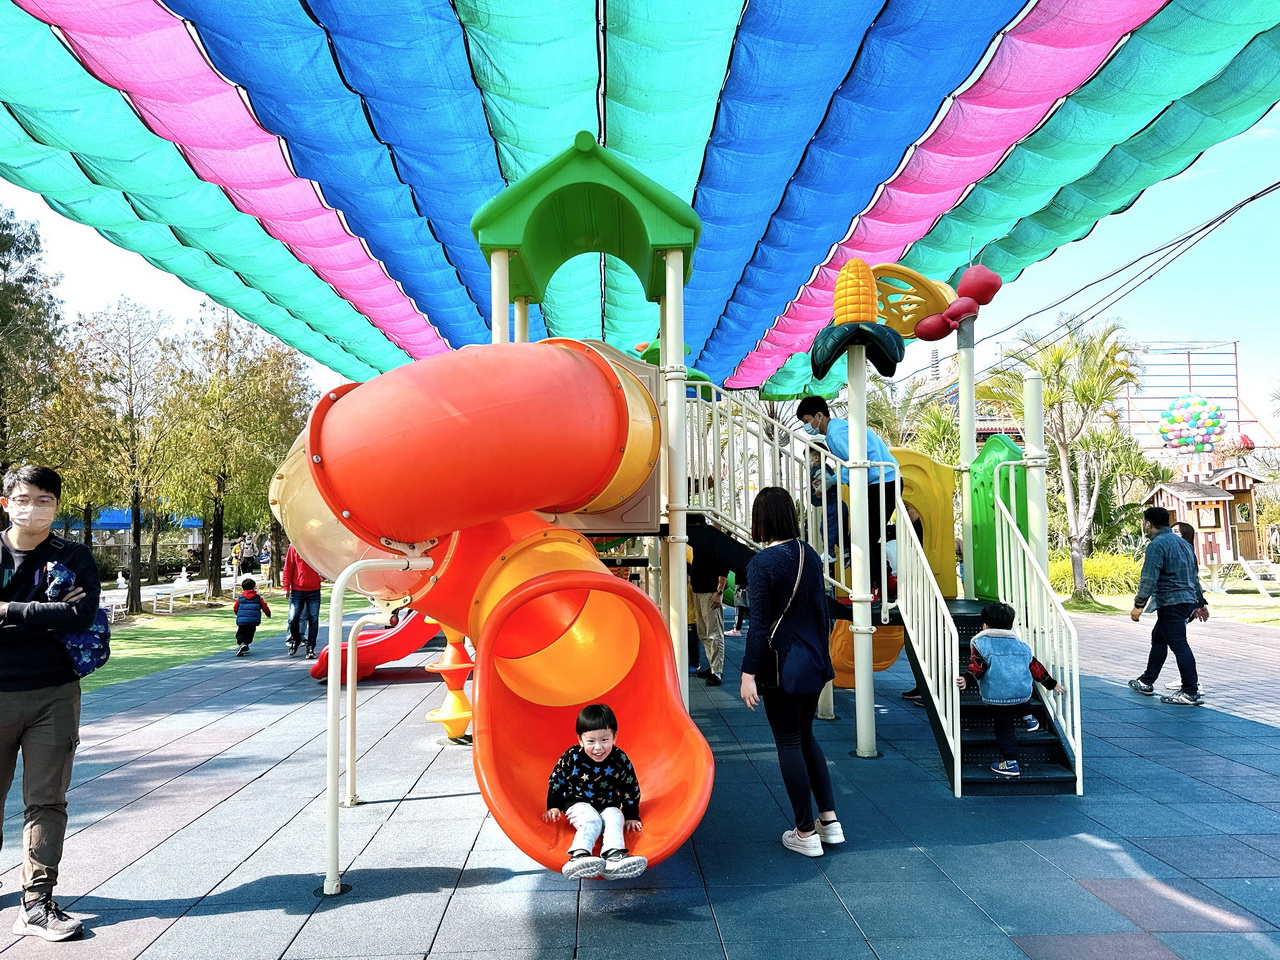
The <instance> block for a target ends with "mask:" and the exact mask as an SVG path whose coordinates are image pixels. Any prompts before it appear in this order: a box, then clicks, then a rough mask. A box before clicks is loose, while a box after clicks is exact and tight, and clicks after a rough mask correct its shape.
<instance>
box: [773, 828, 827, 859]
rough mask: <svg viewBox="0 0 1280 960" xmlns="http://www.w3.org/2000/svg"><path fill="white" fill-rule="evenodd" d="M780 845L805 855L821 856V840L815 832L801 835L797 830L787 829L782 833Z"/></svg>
mask: <svg viewBox="0 0 1280 960" xmlns="http://www.w3.org/2000/svg"><path fill="white" fill-rule="evenodd" d="M782 845H783V846H784V847H786V848H787V849H788V850H794V851H795V852H796V853H802V854H804V855H805V856H806V857H820V856H822V840H821V839H819V837H818V835H817V834H816V833H815V834H813V835H812V836H808V837H802V836H800V831H799V830H788V831H787V832H786V833H784V834H783V835H782Z"/></svg>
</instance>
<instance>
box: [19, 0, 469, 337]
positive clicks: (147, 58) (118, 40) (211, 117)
mask: <svg viewBox="0 0 1280 960" xmlns="http://www.w3.org/2000/svg"><path fill="white" fill-rule="evenodd" d="M15 2H16V3H17V4H18V5H19V6H20V7H22V8H23V9H24V10H26V11H27V12H28V13H31V14H32V15H34V16H36V17H38V18H40V19H41V20H44V21H45V22H46V23H50V24H53V25H55V26H57V27H58V28H59V29H60V30H61V32H62V35H63V37H64V38H65V40H66V42H67V44H68V45H69V46H70V47H71V49H72V50H73V51H74V52H75V54H76V56H78V57H79V58H80V60H81V62H82V63H84V65H85V66H86V67H87V68H88V69H89V71H90V72H91V73H92V74H93V75H94V76H95V77H97V78H98V79H99V80H102V81H103V82H104V83H107V84H109V85H111V86H113V87H116V88H117V89H119V90H120V91H121V92H123V93H125V94H127V95H128V97H129V99H130V102H131V103H132V104H133V106H134V108H135V109H136V110H137V111H138V113H139V114H141V116H142V118H143V119H144V120H145V121H146V123H147V126H148V127H149V128H150V129H151V131H152V132H153V133H155V134H157V135H158V136H161V137H164V138H165V139H166V140H170V141H172V142H173V143H175V144H177V145H178V146H179V147H180V148H181V150H182V152H183V154H184V156H186V158H187V160H188V162H189V163H190V164H191V167H192V169H193V170H194V171H195V172H196V174H197V175H198V176H199V177H200V178H201V179H203V180H206V181H208V182H209V183H213V184H216V185H218V186H220V187H222V188H223V190H224V192H225V193H226V194H227V196H228V197H229V198H230V199H231V202H232V203H233V204H235V206H236V207H237V209H239V210H241V211H242V212H244V213H247V214H249V215H250V216H253V217H256V218H257V219H258V220H259V221H260V222H261V223H262V225H263V227H264V228H265V229H266V231H267V233H269V234H270V235H271V236H273V237H275V238H276V239H277V240H280V241H281V242H282V243H284V244H285V245H286V246H288V247H289V249H290V250H291V251H292V252H293V253H294V255H295V256H297V257H298V259H299V260H301V261H302V262H304V263H306V264H308V265H309V266H311V268H312V269H313V270H314V271H315V272H316V274H317V275H318V276H319V277H321V279H323V280H324V281H326V282H327V283H329V284H330V285H331V286H332V287H333V288H334V289H335V290H336V291H337V292H338V294H339V295H340V296H341V297H342V298H343V299H345V300H346V301H348V302H349V303H350V304H351V305H352V306H353V307H355V308H356V310H358V311H359V312H360V313H362V314H364V316H366V317H367V318H368V319H369V320H370V321H371V322H372V323H373V324H374V325H375V326H377V327H378V328H380V329H381V330H382V331H383V332H384V333H385V334H386V335H387V337H388V339H390V340H391V341H393V342H394V343H396V344H398V345H399V346H400V347H401V348H402V349H403V350H404V351H405V352H406V353H408V354H409V355H410V356H411V357H424V356H430V355H432V354H436V353H442V352H444V351H447V350H448V349H449V344H448V343H446V342H445V341H444V340H443V339H442V338H441V337H440V335H439V333H437V332H436V330H435V329H434V328H433V327H432V326H431V324H430V323H429V322H428V320H427V318H426V317H424V316H423V315H422V313H421V312H420V311H419V310H418V309H417V307H415V306H414V304H413V301H412V300H410V299H409V298H408V297H407V296H406V295H405V293H404V291H403V290H401V289H400V287H399V286H398V285H397V284H396V282H395V281H394V280H392V279H391V277H389V276H388V275H387V272H386V271H385V270H384V269H383V267H382V264H380V263H379V262H378V261H376V260H374V259H373V258H372V257H371V256H370V254H369V251H368V250H367V249H366V248H365V246H364V244H363V243H362V242H361V240H360V239H359V238H358V237H355V236H353V235H352V234H351V233H350V232H349V231H348V230H347V229H346V226H345V225H344V223H343V221H342V218H341V217H340V216H339V215H338V213H337V212H335V211H334V210H332V209H330V208H329V207H327V206H325V204H324V203H323V202H322V201H321V199H320V197H319V194H318V192H317V190H316V186H315V184H314V183H312V182H311V181H310V180H302V179H299V178H298V177H296V176H294V174H293V172H292V170H291V169H290V167H289V163H288V161H287V159H286V157H285V154H284V151H283V148H282V144H281V142H280V140H279V139H278V138H277V137H275V136H273V135H272V134H270V133H268V132H267V131H266V130H264V129H263V128H262V126H261V125H260V124H259V123H258V121H257V120H256V119H255V118H254V116H253V114H252V112H251V111H250V110H249V108H248V105H247V104H246V103H245V101H244V99H243V98H242V97H241V96H240V93H239V91H238V90H237V89H236V88H235V87H234V86H232V85H231V84H230V83H228V82H227V81H226V80H225V79H223V78H222V77H221V76H219V75H218V73H217V72H216V71H215V70H214V69H213V68H212V66H210V64H209V62H208V61H207V60H206V59H205V57H204V55H203V54H202V53H201V51H200V48H199V47H198V46H197V44H196V43H195V41H194V40H193V39H192V37H191V34H190V33H189V32H188V31H187V28H186V25H185V24H184V23H183V22H182V21H181V20H179V19H178V18H176V17H174V16H173V15H172V14H171V13H169V12H168V11H166V10H165V9H163V8H162V7H161V6H160V5H159V4H157V3H155V2H154V0H92V2H85V0H15Z"/></svg>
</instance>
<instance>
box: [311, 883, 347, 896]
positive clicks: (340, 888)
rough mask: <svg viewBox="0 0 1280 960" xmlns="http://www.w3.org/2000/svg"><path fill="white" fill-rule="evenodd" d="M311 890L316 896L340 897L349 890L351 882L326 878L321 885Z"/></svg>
mask: <svg viewBox="0 0 1280 960" xmlns="http://www.w3.org/2000/svg"><path fill="white" fill-rule="evenodd" d="M311 892H312V893H313V894H315V895H316V896H317V897H340V896H342V895H343V894H344V893H350V892H351V884H349V883H343V882H342V881H341V880H326V881H325V882H324V886H323V887H316V888H315V889H314V890H312V891H311Z"/></svg>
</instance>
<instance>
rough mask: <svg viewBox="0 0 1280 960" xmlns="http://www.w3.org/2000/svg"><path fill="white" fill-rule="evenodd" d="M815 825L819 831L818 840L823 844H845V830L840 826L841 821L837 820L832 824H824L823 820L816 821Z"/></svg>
mask: <svg viewBox="0 0 1280 960" xmlns="http://www.w3.org/2000/svg"><path fill="white" fill-rule="evenodd" d="M813 825H814V828H815V829H816V830H817V831H818V839H819V840H821V841H822V842H823V843H832V844H835V843H844V828H843V827H841V826H840V821H839V820H835V821H833V822H832V823H823V822H822V821H821V820H815V821H813Z"/></svg>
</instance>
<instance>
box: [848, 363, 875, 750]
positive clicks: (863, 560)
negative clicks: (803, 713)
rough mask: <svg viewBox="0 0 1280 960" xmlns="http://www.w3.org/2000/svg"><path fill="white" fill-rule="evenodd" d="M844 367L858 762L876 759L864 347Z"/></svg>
mask: <svg viewBox="0 0 1280 960" xmlns="http://www.w3.org/2000/svg"><path fill="white" fill-rule="evenodd" d="M845 359H846V361H847V362H848V365H849V459H850V461H851V462H853V463H854V464H856V466H853V467H850V468H849V528H850V537H849V548H850V553H851V555H852V568H851V571H850V572H851V574H852V578H851V581H850V584H849V586H850V590H849V596H850V597H851V598H852V599H853V607H852V610H851V611H850V612H851V613H852V615H853V682H854V684H855V685H856V686H857V689H858V693H857V696H856V699H855V710H854V716H855V717H856V720H857V725H858V734H857V749H856V751H855V752H856V753H857V755H858V756H859V757H875V756H879V751H877V750H876V688H875V675H876V674H875V657H874V655H873V652H872V648H871V634H872V631H873V628H872V626H871V518H870V510H869V509H868V502H867V498H868V497H870V496H871V488H870V486H869V485H868V483H867V348H866V347H864V346H857V347H850V348H849V350H848V352H847V353H846V354H845Z"/></svg>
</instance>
